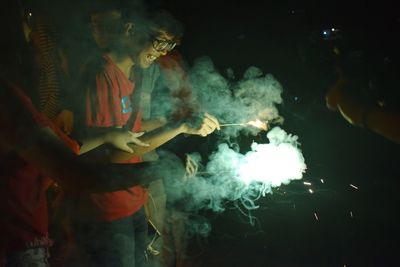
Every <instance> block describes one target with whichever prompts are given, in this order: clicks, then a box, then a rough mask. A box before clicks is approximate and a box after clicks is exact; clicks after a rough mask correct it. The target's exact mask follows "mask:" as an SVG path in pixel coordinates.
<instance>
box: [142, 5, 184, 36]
mask: <svg viewBox="0 0 400 267" xmlns="http://www.w3.org/2000/svg"><path fill="white" fill-rule="evenodd" d="M150 21H151V23H152V24H153V27H154V28H156V29H162V30H165V31H166V32H167V33H169V34H171V35H173V36H176V37H178V38H182V36H183V32H184V27H183V24H182V23H181V22H180V21H179V20H177V19H176V18H175V17H174V16H173V15H172V14H171V13H170V12H168V11H167V10H165V9H158V10H155V11H153V12H152V13H151V14H150Z"/></svg>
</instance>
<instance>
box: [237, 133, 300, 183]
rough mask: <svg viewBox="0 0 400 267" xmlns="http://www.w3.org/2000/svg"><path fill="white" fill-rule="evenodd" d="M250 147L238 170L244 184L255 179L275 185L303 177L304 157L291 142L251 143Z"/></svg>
mask: <svg viewBox="0 0 400 267" xmlns="http://www.w3.org/2000/svg"><path fill="white" fill-rule="evenodd" d="M276 128H279V127H276ZM276 128H274V129H276ZM279 129H280V128H279ZM270 133H271V132H270ZM272 133H273V132H272ZM272 135H273V134H272ZM272 135H271V136H272ZM271 136H269V137H271ZM272 141H273V140H272ZM251 149H252V151H250V152H248V153H247V154H246V155H245V157H244V160H243V162H242V164H240V165H239V171H238V174H239V179H240V180H242V181H243V182H245V183H246V184H250V183H251V182H253V181H256V182H262V183H264V184H265V185H266V186H268V187H277V186H280V185H281V184H288V183H289V182H290V180H293V179H301V178H302V177H303V173H304V172H305V169H306V165H305V163H304V158H303V155H302V154H301V152H300V151H299V150H298V149H297V148H296V147H295V146H293V144H291V143H274V142H271V143H269V144H257V143H253V144H252V146H251Z"/></svg>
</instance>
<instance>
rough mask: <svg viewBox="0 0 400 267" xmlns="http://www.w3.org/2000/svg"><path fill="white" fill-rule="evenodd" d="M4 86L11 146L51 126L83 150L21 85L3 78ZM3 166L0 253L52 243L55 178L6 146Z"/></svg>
mask: <svg viewBox="0 0 400 267" xmlns="http://www.w3.org/2000/svg"><path fill="white" fill-rule="evenodd" d="M1 87H2V88H1V90H2V94H1V103H0V104H1V107H2V108H1V114H2V115H1V116H0V124H1V135H2V137H1V138H5V139H6V141H7V142H8V145H10V146H13V145H18V143H19V142H21V141H22V140H23V139H24V138H26V136H25V134H24V133H26V132H27V131H32V130H33V129H34V128H37V127H50V128H51V129H53V131H54V132H55V133H56V134H57V136H58V137H59V138H60V139H61V140H62V141H63V142H64V143H65V144H66V145H67V146H68V147H70V148H71V149H72V150H73V151H74V152H75V153H77V152H78V151H79V144H78V143H76V142H74V141H73V140H71V139H70V138H69V137H68V136H66V135H65V134H63V133H62V131H60V130H59V129H58V128H57V127H56V126H54V125H53V124H52V123H51V122H50V121H49V120H48V119H47V118H46V117H45V116H44V115H43V114H41V113H40V112H39V111H38V110H37V109H36V108H35V107H34V106H33V104H32V102H31V100H30V98H29V97H27V96H26V95H25V94H24V92H23V91H22V90H21V89H19V87H18V86H17V85H15V84H13V83H11V82H5V81H2V82H1ZM3 141H4V140H3ZM0 165H1V168H0V229H1V234H0V235H1V236H0V252H1V251H4V250H5V251H10V250H11V251H12V250H19V249H23V248H26V247H38V246H46V245H50V243H51V240H50V239H49V238H48V211H47V199H46V194H45V193H46V189H47V188H48V186H49V185H50V184H51V179H49V178H46V177H43V176H42V175H41V173H40V171H39V170H38V169H36V168H35V167H34V166H33V165H31V164H29V163H28V162H26V161H25V160H23V159H21V158H20V157H18V155H16V154H15V153H12V152H9V151H8V150H7V149H5V148H2V149H0ZM0 254H1V253H0Z"/></svg>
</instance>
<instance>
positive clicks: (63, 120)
mask: <svg viewBox="0 0 400 267" xmlns="http://www.w3.org/2000/svg"><path fill="white" fill-rule="evenodd" d="M54 123H55V124H56V125H57V127H58V128H60V129H61V130H62V131H64V132H65V133H66V134H68V135H69V134H71V132H72V128H73V125H74V113H72V112H71V111H69V110H67V109H64V110H62V111H61V112H60V113H59V114H58V115H57V116H56V117H55V118H54Z"/></svg>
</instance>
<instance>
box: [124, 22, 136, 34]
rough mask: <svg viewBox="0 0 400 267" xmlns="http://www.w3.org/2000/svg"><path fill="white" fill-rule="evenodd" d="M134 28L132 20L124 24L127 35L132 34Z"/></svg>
mask: <svg viewBox="0 0 400 267" xmlns="http://www.w3.org/2000/svg"><path fill="white" fill-rule="evenodd" d="M133 28H134V26H133V23H132V22H128V23H125V26H124V31H125V35H127V36H130V35H132V34H133Z"/></svg>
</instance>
